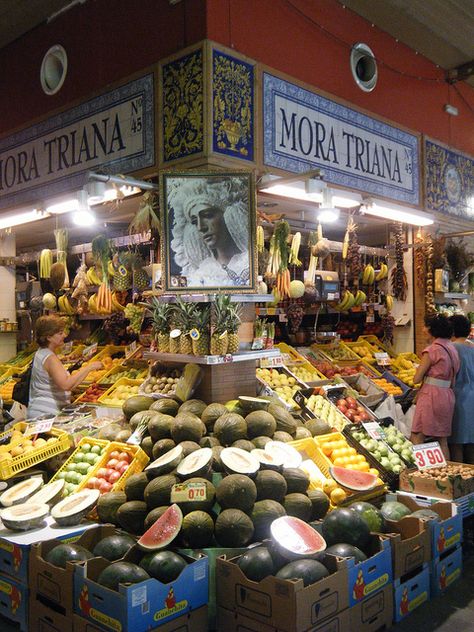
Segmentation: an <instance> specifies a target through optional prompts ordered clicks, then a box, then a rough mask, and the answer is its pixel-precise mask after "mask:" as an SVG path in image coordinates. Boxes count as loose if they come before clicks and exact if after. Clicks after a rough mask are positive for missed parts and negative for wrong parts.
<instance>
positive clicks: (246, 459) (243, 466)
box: [220, 448, 260, 476]
mask: <svg viewBox="0 0 474 632" xmlns="http://www.w3.org/2000/svg"><path fill="white" fill-rule="evenodd" d="M220 456H221V461H222V464H223V465H224V468H225V469H226V471H227V472H230V473H231V474H247V476H255V475H256V474H257V472H258V470H259V469H260V461H259V460H258V459H257V458H256V457H255V456H253V455H252V454H251V453H250V452H247V451H246V450H241V449H240V448H224V449H223V450H222V452H221V455H220Z"/></svg>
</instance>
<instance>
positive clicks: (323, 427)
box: [304, 419, 331, 437]
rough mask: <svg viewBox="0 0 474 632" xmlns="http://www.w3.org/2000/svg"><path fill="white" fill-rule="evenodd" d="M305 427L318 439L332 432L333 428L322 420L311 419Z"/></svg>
mask: <svg viewBox="0 0 474 632" xmlns="http://www.w3.org/2000/svg"><path fill="white" fill-rule="evenodd" d="M304 427H305V428H306V430H308V431H309V432H310V433H311V436H313V437H318V436H319V435H325V434H328V433H329V432H331V427H330V426H329V425H328V424H327V423H326V422H325V421H323V420H322V419H310V420H309V421H307V422H306V423H305V425H304Z"/></svg>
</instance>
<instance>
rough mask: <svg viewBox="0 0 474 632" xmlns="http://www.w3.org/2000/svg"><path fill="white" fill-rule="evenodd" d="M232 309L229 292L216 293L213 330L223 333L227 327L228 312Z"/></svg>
mask: <svg viewBox="0 0 474 632" xmlns="http://www.w3.org/2000/svg"><path fill="white" fill-rule="evenodd" d="M231 309H232V306H231V303H230V295H229V294H216V296H215V300H214V310H213V311H214V318H213V321H214V330H215V332H216V333H223V332H224V331H226V329H227V327H228V319H229V313H230V310H231Z"/></svg>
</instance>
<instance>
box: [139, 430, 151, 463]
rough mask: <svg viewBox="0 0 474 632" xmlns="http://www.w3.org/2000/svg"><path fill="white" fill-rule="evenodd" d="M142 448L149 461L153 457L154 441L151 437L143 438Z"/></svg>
mask: <svg viewBox="0 0 474 632" xmlns="http://www.w3.org/2000/svg"><path fill="white" fill-rule="evenodd" d="M140 447H141V449H142V450H143V452H145V454H146V455H147V457H148V458H149V459H151V458H152V457H153V439H152V438H151V437H149V436H148V435H147V436H146V437H143V439H142V440H141V442H140Z"/></svg>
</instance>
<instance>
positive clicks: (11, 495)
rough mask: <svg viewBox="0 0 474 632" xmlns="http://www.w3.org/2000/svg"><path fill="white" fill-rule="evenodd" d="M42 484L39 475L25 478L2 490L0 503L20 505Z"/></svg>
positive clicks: (8, 505)
mask: <svg viewBox="0 0 474 632" xmlns="http://www.w3.org/2000/svg"><path fill="white" fill-rule="evenodd" d="M42 486H43V478H42V477H41V476H34V477H33V478H27V479H25V480H24V481H21V482H20V483H17V484H16V485H13V487H10V488H9V489H7V490H6V491H4V492H3V494H2V495H1V496H0V503H1V504H2V505H3V506H4V507H11V506H12V505H21V504H22V503H24V502H26V501H27V500H28V498H30V496H33V494H35V493H36V492H37V491H38V490H39V489H40V487H42Z"/></svg>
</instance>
